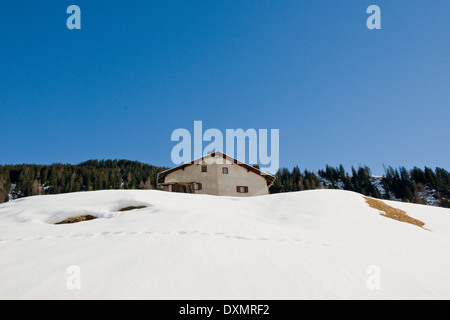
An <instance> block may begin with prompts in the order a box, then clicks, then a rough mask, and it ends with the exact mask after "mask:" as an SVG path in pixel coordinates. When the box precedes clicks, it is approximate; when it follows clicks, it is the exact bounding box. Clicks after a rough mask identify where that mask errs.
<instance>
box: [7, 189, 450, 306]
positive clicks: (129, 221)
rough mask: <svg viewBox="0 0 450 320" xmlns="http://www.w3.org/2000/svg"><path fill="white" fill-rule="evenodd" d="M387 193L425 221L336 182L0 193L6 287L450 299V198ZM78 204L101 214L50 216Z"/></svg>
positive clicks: (44, 293)
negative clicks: (201, 191) (416, 200)
mask: <svg viewBox="0 0 450 320" xmlns="http://www.w3.org/2000/svg"><path fill="white" fill-rule="evenodd" d="M385 202H386V203H388V204H389V205H391V206H393V207H396V208H400V209H402V210H405V211H406V213H407V214H408V215H410V216H411V217H413V218H416V219H419V220H421V221H423V222H425V228H426V229H428V230H429V231H428V230H425V229H422V228H420V227H417V226H414V225H410V224H407V223H402V222H398V221H395V220H392V219H388V218H386V217H383V216H381V215H380V214H379V213H380V212H379V211H377V210H375V209H372V208H370V207H369V206H368V205H367V204H366V202H365V200H364V199H363V197H362V196H361V195H359V194H356V193H353V192H348V191H340V190H313V191H303V192H296V193H284V194H276V195H269V196H260V197H253V198H233V197H216V196H206V195H191V194H176V193H165V192H161V191H125V190H116V191H96V192H85V193H73V194H63V195H55V196H36V197H30V198H25V199H19V200H15V201H11V202H8V203H5V204H2V205H0V298H1V299H450V210H449V209H443V208H436V207H428V206H422V205H415V204H406V203H398V202H391V201H385ZM127 206H147V208H143V209H136V210H132V211H126V212H120V211H119V210H120V209H121V208H124V207H127ZM80 215H93V216H96V217H98V219H95V220H92V221H85V222H81V223H75V224H64V225H55V223H56V222H59V221H62V220H64V219H66V218H69V217H75V216H80Z"/></svg>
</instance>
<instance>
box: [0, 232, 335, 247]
mask: <svg viewBox="0 0 450 320" xmlns="http://www.w3.org/2000/svg"><path fill="white" fill-rule="evenodd" d="M155 235H162V236H168V235H177V236H183V237H185V236H202V237H204V236H209V237H214V238H223V239H230V240H237V241H272V242H298V243H302V244H307V245H321V246H325V247H329V246H331V245H330V244H328V243H320V242H310V241H305V240H302V239H298V238H294V239H292V238H291V239H288V238H272V239H271V238H266V237H254V238H253V237H247V236H242V235H231V234H226V233H223V232H213V233H209V232H204V231H192V230H191V231H184V230H180V231H167V230H151V231H150V230H148V231H113V232H109V231H104V232H96V233H74V234H68V235H48V236H42V237H37V238H32V237H25V238H18V239H0V244H6V243H11V242H17V241H31V240H41V241H42V240H50V239H55V238H59V239H61V238H64V239H68V238H70V239H78V238H80V239H82V238H99V237H107V236H121V237H125V236H155Z"/></svg>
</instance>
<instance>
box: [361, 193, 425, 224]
mask: <svg viewBox="0 0 450 320" xmlns="http://www.w3.org/2000/svg"><path fill="white" fill-rule="evenodd" d="M363 198H364V199H366V202H367V203H368V204H369V206H370V207H371V208H374V209H377V210H380V211H383V212H384V213H385V214H382V216H384V217H387V218H391V219H394V220H397V221H400V222H406V223H410V224H413V225H415V226H418V227H421V228H423V226H424V225H425V223H423V222H422V221H420V220H417V219H414V218H411V217H410V216H408V215H407V214H406V212H405V211H403V210H400V209H397V208H394V207H391V206H389V205H387V204H386V203H384V202H383V201H380V200H376V199H373V198H369V197H364V196H363Z"/></svg>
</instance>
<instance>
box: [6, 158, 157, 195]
mask: <svg viewBox="0 0 450 320" xmlns="http://www.w3.org/2000/svg"><path fill="white" fill-rule="evenodd" d="M163 170H165V168H163V167H157V166H152V165H148V164H144V163H141V162H138V161H129V160H89V161H86V162H83V163H80V164H78V165H71V164H52V165H33V164H31V165H30V164H21V165H3V166H0V203H1V202H6V201H8V199H9V197H10V195H11V197H13V198H22V197H28V196H33V195H44V194H59V193H68V192H78V191H95V190H106V189H153V188H155V186H156V176H157V173H158V172H160V171H163Z"/></svg>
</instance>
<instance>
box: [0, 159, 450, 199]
mask: <svg viewBox="0 0 450 320" xmlns="http://www.w3.org/2000/svg"><path fill="white" fill-rule="evenodd" d="M165 169H167V168H164V167H158V166H153V165H149V164H144V163H141V162H138V161H129V160H89V161H86V162H83V163H80V164H77V165H71V164H52V165H33V164H21V165H2V166H0V203H2V202H7V201H8V200H9V199H10V197H11V198H13V199H15V198H21V197H28V196H33V195H44V194H59V193H68V192H78V191H95V190H107V189H154V188H156V178H157V174H158V172H161V171H163V170H165ZM275 177H276V179H275V181H274V184H273V185H272V186H271V188H270V193H279V192H291V191H302V190H312V189H322V188H328V189H342V190H349V191H355V192H358V193H361V194H364V195H366V196H370V197H374V198H380V199H388V200H399V201H408V202H414V203H421V204H433V205H438V206H442V207H447V208H450V173H449V172H448V171H446V170H444V169H442V168H436V169H434V170H433V169H431V168H428V167H425V169H420V168H417V167H414V168H413V169H411V170H407V169H406V168H404V167H400V168H398V169H394V168H392V167H388V168H385V173H384V175H383V176H382V177H374V176H373V175H372V173H371V171H370V169H369V168H368V167H367V166H360V167H358V168H356V169H355V168H353V167H352V168H351V172H350V173H349V172H347V171H346V170H345V169H344V167H343V166H342V165H340V166H339V167H331V166H328V165H327V166H326V168H325V170H319V171H318V172H312V171H308V170H303V171H301V170H300V169H299V167H298V166H296V167H294V168H293V169H292V170H289V169H287V168H281V169H280V170H278V172H277V173H276V175H275Z"/></svg>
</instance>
